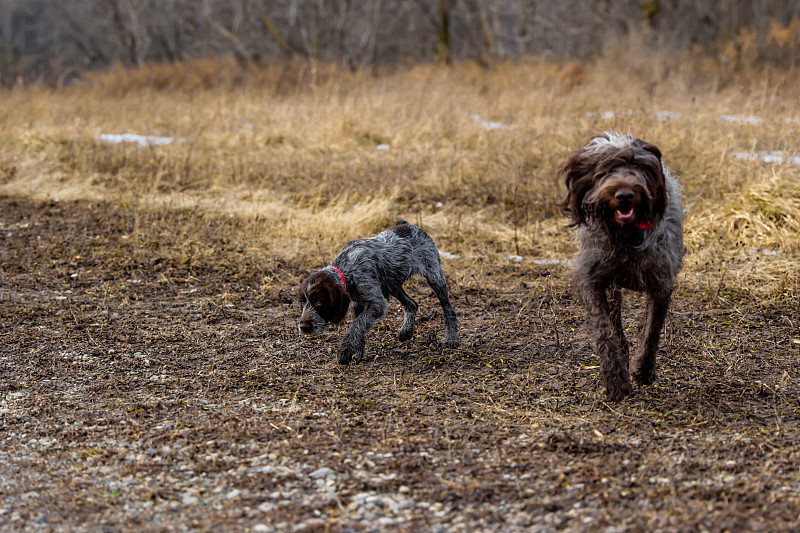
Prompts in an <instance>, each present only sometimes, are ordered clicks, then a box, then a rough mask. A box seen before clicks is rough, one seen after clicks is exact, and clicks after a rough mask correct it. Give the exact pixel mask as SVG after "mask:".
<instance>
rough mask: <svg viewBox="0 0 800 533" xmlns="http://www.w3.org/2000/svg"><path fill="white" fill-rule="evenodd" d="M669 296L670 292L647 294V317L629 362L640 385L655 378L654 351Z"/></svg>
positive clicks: (659, 336) (656, 346)
mask: <svg viewBox="0 0 800 533" xmlns="http://www.w3.org/2000/svg"><path fill="white" fill-rule="evenodd" d="M671 297H672V293H671V292H663V293H653V294H650V293H648V295H647V318H646V321H645V325H644V328H643V329H642V336H641V337H640V339H639V346H638V347H637V348H636V354H635V355H634V357H633V361H632V362H631V373H632V374H633V379H635V380H636V381H637V383H641V384H642V385H650V384H651V383H653V382H654V381H655V379H656V352H657V351H658V343H659V340H660V339H661V329H662V328H663V327H664V321H665V320H666V318H667V311H668V310H669V302H670V299H671Z"/></svg>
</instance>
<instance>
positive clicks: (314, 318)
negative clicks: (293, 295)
mask: <svg viewBox="0 0 800 533" xmlns="http://www.w3.org/2000/svg"><path fill="white" fill-rule="evenodd" d="M327 326H328V322H327V321H326V320H325V319H324V318H322V316H321V315H320V314H319V313H318V312H317V310H316V309H314V307H313V306H312V305H311V304H309V303H306V304H305V305H304V306H303V312H302V313H301V314H300V321H299V322H298V323H297V329H298V330H299V331H300V333H303V334H304V335H319V334H320V333H322V332H323V331H325V328H326V327H327Z"/></svg>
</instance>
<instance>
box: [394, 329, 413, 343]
mask: <svg viewBox="0 0 800 533" xmlns="http://www.w3.org/2000/svg"><path fill="white" fill-rule="evenodd" d="M413 335H414V330H413V329H408V330H406V329H401V330H400V332H399V333H398V334H397V340H399V341H407V340H408V339H410V338H411V337H412V336H413Z"/></svg>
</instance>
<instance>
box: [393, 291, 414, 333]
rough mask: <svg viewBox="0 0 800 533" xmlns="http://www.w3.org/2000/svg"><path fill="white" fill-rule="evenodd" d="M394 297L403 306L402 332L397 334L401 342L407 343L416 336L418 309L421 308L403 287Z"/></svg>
mask: <svg viewBox="0 0 800 533" xmlns="http://www.w3.org/2000/svg"><path fill="white" fill-rule="evenodd" d="M394 297H395V298H397V299H398V300H399V301H400V305H402V306H403V325H402V327H401V328H400V332H399V333H398V334H397V338H398V339H400V340H401V341H407V340H408V339H410V338H411V336H412V335H413V334H414V324H415V323H416V319H417V309H418V308H419V306H418V305H417V302H415V301H414V299H413V298H411V296H409V295H408V293H407V292H406V291H405V290H403V288H402V287H400V290H399V291H397V293H395V295H394Z"/></svg>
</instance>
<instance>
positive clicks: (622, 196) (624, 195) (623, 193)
mask: <svg viewBox="0 0 800 533" xmlns="http://www.w3.org/2000/svg"><path fill="white" fill-rule="evenodd" d="M634 196H636V193H634V192H633V189H627V188H626V189H620V190H618V191H617V192H616V193H614V198H616V199H617V200H619V201H620V202H630V201H631V200H633V197H634Z"/></svg>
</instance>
